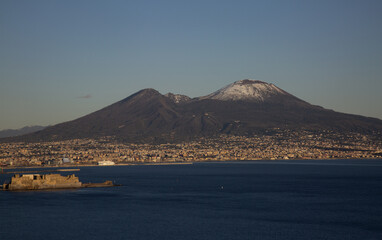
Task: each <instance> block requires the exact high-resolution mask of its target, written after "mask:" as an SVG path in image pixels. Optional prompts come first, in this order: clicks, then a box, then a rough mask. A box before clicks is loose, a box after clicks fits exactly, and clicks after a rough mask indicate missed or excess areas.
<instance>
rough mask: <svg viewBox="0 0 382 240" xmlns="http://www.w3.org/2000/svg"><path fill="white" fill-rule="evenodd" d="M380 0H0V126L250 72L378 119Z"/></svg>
mask: <svg viewBox="0 0 382 240" xmlns="http://www.w3.org/2000/svg"><path fill="white" fill-rule="evenodd" d="M381 11H382V2H381V1H378V0H375V1H374V0H367V1H355V0H353V1H345V0H334V1H293V2H289V1H235V2H232V1H192V2H180V1H127V2H126V1H117V0H116V1H108V2H105V1H88V0H84V1H71V0H69V1H41V0H37V1H23V0H22V1H2V2H0V34H1V36H2V37H1V38H0V56H1V58H0V83H1V88H0V112H1V115H2V117H1V118H0V130H4V129H19V128H22V127H25V126H33V125H42V126H47V125H54V124H57V123H61V122H65V121H69V120H73V119H76V118H79V117H81V116H84V115H86V114H89V113H91V112H94V111H97V110H99V109H101V108H103V107H106V106H108V105H110V104H112V103H114V102H116V101H119V100H121V99H123V98H126V97H128V96H130V95H131V94H133V93H135V92H137V91H139V90H141V89H144V88H154V89H156V90H158V91H159V92H160V93H162V94H165V93H167V92H172V93H179V94H184V95H187V96H190V97H198V96H203V95H207V94H209V93H211V92H214V91H216V90H218V89H220V88H222V87H224V86H226V85H228V84H230V83H233V82H234V81H238V80H241V79H247V78H249V79H257V80H261V81H265V82H268V83H273V84H275V85H276V86H278V87H279V88H281V89H283V90H285V91H287V92H289V93H291V94H293V95H295V96H296V97H298V98H300V99H302V100H304V101H307V102H309V103H311V104H313V105H320V106H322V107H324V108H328V109H333V110H335V111H338V112H344V113H351V114H357V115H363V116H368V117H375V118H379V119H382V108H381V107H380V103H381V102H382V94H380V89H382V81H381V76H382V68H381V63H382V46H381V44H380V43H381V42H382V16H381V14H380V12H381Z"/></svg>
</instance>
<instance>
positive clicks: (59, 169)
mask: <svg viewBox="0 0 382 240" xmlns="http://www.w3.org/2000/svg"><path fill="white" fill-rule="evenodd" d="M305 160H308V161H332V160H381V161H382V158H328V159H254V160H224V161H190V162H160V163H150V162H148V163H116V164H114V165H97V164H75V165H69V164H68V165H65V164H63V165H54V166H17V167H14V166H5V167H0V169H2V171H0V174H9V173H12V172H4V170H18V169H54V170H52V171H57V172H64V171H80V169H78V168H80V167H118V166H167V165H193V164H196V163H250V162H256V161H262V162H269V163H272V162H275V161H278V162H282V161H285V162H287V161H305ZM43 171H45V172H49V170H43Z"/></svg>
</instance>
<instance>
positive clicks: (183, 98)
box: [165, 93, 191, 103]
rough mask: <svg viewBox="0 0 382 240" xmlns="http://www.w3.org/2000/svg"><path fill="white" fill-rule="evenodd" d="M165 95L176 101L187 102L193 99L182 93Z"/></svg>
mask: <svg viewBox="0 0 382 240" xmlns="http://www.w3.org/2000/svg"><path fill="white" fill-rule="evenodd" d="M165 96H166V97H168V98H170V99H171V100H172V101H174V102H175V103H185V102H188V101H190V100H191V98H190V97H188V96H186V95H181V94H173V93H167V94H165Z"/></svg>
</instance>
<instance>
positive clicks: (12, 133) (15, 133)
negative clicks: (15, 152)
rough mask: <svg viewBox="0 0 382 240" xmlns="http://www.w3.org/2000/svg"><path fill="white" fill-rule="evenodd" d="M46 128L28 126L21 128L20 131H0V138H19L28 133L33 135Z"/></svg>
mask: <svg viewBox="0 0 382 240" xmlns="http://www.w3.org/2000/svg"><path fill="white" fill-rule="evenodd" d="M44 128H46V127H43V126H28V127H23V128H20V129H6V130H2V131H0V138H5V137H15V136H20V135H24V134H28V133H34V132H37V131H40V130H43V129H44Z"/></svg>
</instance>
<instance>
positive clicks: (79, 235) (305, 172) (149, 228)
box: [0, 159, 382, 240]
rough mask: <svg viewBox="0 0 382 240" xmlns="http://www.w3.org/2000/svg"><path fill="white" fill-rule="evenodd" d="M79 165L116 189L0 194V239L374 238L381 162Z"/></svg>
mask: <svg viewBox="0 0 382 240" xmlns="http://www.w3.org/2000/svg"><path fill="white" fill-rule="evenodd" d="M80 169H81V170H80V171H79V172H74V173H75V174H76V175H77V176H78V177H79V178H80V180H81V181H82V182H103V181H106V180H112V181H113V182H115V183H116V184H121V185H122V186H119V187H111V188H83V189H76V190H54V191H25V192H8V191H0V239H1V240H8V239H23V240H28V239H36V240H41V239H54V240H57V239H81V240H84V239H89V240H90V239H91V240H98V239H106V240H114V239H115V240H116V239H133V240H135V239H136V240H140V239H142V240H148V239H150V240H151V239H164V240H171V239H174V240H175V239H176V240H182V239H184V240H188V239H216V240H223V239H227V240H228V239H230V240H232V239H251V240H253V239H261V240H267V239H291V240H292V239H293V240H297V239H304V240H305V239H341V240H343V239H362V240H367V239H370V240H371V239H382V160H367V159H363V160H296V161H292V160H283V161H245V162H224V163H194V164H183V165H132V166H104V167H81V168H80ZM28 170H31V169H28ZM37 171H38V170H36V172H37ZM61 174H64V175H66V174H71V173H69V172H63V173H61ZM10 177H11V174H0V182H1V183H3V182H4V181H5V180H6V179H8V178H10Z"/></svg>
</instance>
